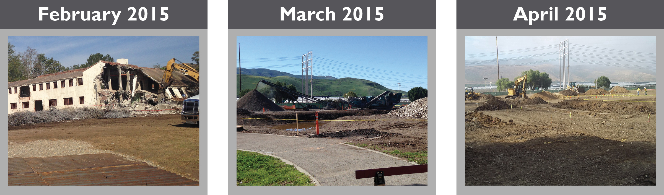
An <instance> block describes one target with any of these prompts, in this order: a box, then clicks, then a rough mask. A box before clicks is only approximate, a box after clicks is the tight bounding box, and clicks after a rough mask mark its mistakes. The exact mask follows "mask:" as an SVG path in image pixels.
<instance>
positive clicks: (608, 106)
mask: <svg viewBox="0 0 664 195" xmlns="http://www.w3.org/2000/svg"><path fill="white" fill-rule="evenodd" d="M653 101H654V99H653ZM551 106H553V107H556V108H564V109H577V110H588V111H595V112H613V113H617V114H648V113H650V114H656V105H655V103H654V102H605V101H588V100H565V101H562V102H558V103H557V104H553V105H551Z"/></svg>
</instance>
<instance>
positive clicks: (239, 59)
mask: <svg viewBox="0 0 664 195" xmlns="http://www.w3.org/2000/svg"><path fill="white" fill-rule="evenodd" d="M241 54H242V52H241V50H240V43H237V62H238V64H239V66H240V91H242V55H241Z"/></svg>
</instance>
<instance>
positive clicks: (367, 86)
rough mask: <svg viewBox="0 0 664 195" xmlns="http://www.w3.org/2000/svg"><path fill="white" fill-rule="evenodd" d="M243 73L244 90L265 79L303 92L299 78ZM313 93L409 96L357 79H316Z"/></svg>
mask: <svg viewBox="0 0 664 195" xmlns="http://www.w3.org/2000/svg"><path fill="white" fill-rule="evenodd" d="M242 73H243V75H242V89H255V88H256V85H257V84H258V82H259V81H260V80H263V79H264V80H267V81H270V82H277V81H280V82H282V83H286V84H292V85H294V86H295V87H296V88H297V90H298V91H299V92H302V80H300V79H298V78H293V77H290V76H276V77H264V76H253V75H244V69H243V72H242ZM236 79H237V83H238V84H237V86H236V90H237V92H239V91H240V90H242V89H240V77H239V75H238V76H237V77H236ZM261 85H263V84H261ZM313 91H314V96H343V94H344V93H347V92H348V91H353V92H355V93H356V94H357V95H358V96H376V95H379V94H380V93H382V92H384V91H392V92H395V93H402V94H403V97H404V98H405V97H406V96H407V92H405V91H396V90H392V89H388V88H387V87H384V86H382V85H380V84H378V83H375V82H373V81H369V80H364V79H356V78H341V79H314V89H313Z"/></svg>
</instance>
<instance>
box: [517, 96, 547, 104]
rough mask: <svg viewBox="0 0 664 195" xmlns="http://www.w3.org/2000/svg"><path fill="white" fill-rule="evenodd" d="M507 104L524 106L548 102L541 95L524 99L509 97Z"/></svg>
mask: <svg viewBox="0 0 664 195" xmlns="http://www.w3.org/2000/svg"><path fill="white" fill-rule="evenodd" d="M507 104H511V105H513V106H523V105H532V104H548V102H546V101H544V99H542V98H540V97H534V98H528V99H523V98H516V99H509V100H507Z"/></svg>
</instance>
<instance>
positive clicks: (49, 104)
mask: <svg viewBox="0 0 664 195" xmlns="http://www.w3.org/2000/svg"><path fill="white" fill-rule="evenodd" d="M48 106H58V100H57V99H50V100H48Z"/></svg>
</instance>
